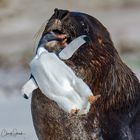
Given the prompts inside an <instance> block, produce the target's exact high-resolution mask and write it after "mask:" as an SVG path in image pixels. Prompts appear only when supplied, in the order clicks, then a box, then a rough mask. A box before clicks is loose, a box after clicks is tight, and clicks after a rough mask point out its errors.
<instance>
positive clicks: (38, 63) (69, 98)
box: [30, 50, 92, 113]
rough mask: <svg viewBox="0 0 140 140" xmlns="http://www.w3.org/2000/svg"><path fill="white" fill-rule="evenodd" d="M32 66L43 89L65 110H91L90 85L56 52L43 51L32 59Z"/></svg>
mask: <svg viewBox="0 0 140 140" xmlns="http://www.w3.org/2000/svg"><path fill="white" fill-rule="evenodd" d="M30 68H31V73H32V75H33V77H34V78H35V80H36V82H37V84H38V86H39V88H40V89H41V91H42V92H43V93H44V94H45V95H46V96H47V97H48V98H50V99H52V100H54V101H55V102H56V103H57V104H58V105H59V106H60V107H61V108H62V109H63V110H65V111H66V112H71V110H72V109H78V110H81V111H83V110H84V111H85V113H87V112H88V111H89V108H90V103H89V101H88V97H89V96H90V95H92V92H91V91H90V89H89V87H88V86H87V85H86V84H85V83H84V82H83V80H82V79H79V78H78V77H77V76H76V75H75V73H74V72H73V71H72V69H71V68H70V67H68V66H67V65H66V64H65V63H64V62H63V61H61V60H60V59H59V58H58V57H57V56H56V55H55V54H54V53H49V52H47V51H46V50H45V51H43V52H42V53H41V54H40V55H39V56H38V57H35V58H34V59H33V60H32V61H31V63H30Z"/></svg>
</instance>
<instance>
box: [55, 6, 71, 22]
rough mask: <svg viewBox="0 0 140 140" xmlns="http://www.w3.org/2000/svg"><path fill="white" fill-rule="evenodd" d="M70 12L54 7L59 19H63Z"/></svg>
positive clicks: (56, 16)
mask: <svg viewBox="0 0 140 140" xmlns="http://www.w3.org/2000/svg"><path fill="white" fill-rule="evenodd" d="M68 13H69V11H68V10H61V9H58V8H55V9H54V15H55V18H57V19H59V20H62V19H63V18H64V17H65V16H67V14H68Z"/></svg>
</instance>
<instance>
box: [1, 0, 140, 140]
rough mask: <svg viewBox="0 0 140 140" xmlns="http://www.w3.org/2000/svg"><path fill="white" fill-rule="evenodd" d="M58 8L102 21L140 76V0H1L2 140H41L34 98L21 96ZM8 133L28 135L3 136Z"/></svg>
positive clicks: (127, 61)
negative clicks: (41, 34)
mask: <svg viewBox="0 0 140 140" xmlns="http://www.w3.org/2000/svg"><path fill="white" fill-rule="evenodd" d="M54 8H62V9H68V10H73V11H81V12H85V13H88V14H90V15H92V16H94V17H96V18H97V19H98V20H99V21H100V22H101V23H103V24H104V25H105V26H106V27H107V29H108V30H109V32H110V34H111V36H112V40H113V42H114V44H115V47H116V48H117V50H118V51H119V54H120V56H121V57H122V59H123V61H124V62H125V63H126V64H127V65H129V67H131V68H132V70H133V71H134V72H135V73H136V75H137V76H138V77H139V78H140V0H104V1H101V0H79V1H76V0H67V1H66V0H0V112H1V114H0V140H1V139H3V140H15V139H18V140H37V137H36V134H35V131H34V128H33V123H32V117H31V109H30V103H31V100H30V99H29V100H25V99H24V98H23V97H22V96H21V91H20V90H21V87H22V86H23V84H24V83H25V82H26V81H27V80H28V78H29V76H30V72H29V67H28V63H29V62H30V60H31V58H32V56H33V54H34V48H35V45H36V44H37V41H38V39H39V36H37V35H36V34H37V32H38V31H39V29H40V28H41V26H42V25H43V23H46V22H47V20H48V19H49V17H50V16H51V15H52V14H53V10H54ZM3 129H6V130H7V131H8V132H11V131H13V129H17V131H18V132H21V131H22V132H23V133H24V135H22V136H19V135H17V136H15V137H14V136H5V137H2V133H3Z"/></svg>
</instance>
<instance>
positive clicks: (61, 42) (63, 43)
mask: <svg viewBox="0 0 140 140" xmlns="http://www.w3.org/2000/svg"><path fill="white" fill-rule="evenodd" d="M45 36H46V40H47V41H46V43H45V45H44V47H45V48H46V49H47V50H48V51H49V52H56V53H57V52H60V51H61V50H62V49H63V48H65V47H67V45H68V44H69V43H70V42H71V41H72V38H71V37H70V36H69V35H68V34H66V33H64V32H62V31H61V30H59V29H53V30H51V31H49V32H47V33H46V34H45Z"/></svg>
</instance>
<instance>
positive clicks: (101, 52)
mask: <svg viewBox="0 0 140 140" xmlns="http://www.w3.org/2000/svg"><path fill="white" fill-rule="evenodd" d="M54 29H59V30H61V31H62V32H63V33H66V34H67V35H69V36H70V37H71V39H73V38H75V37H78V36H79V35H83V34H84V35H87V36H88V37H89V38H88V43H86V44H85V45H83V46H82V47H80V49H78V51H77V52H76V53H75V54H74V55H73V56H72V58H70V59H69V60H67V61H65V62H66V63H67V64H68V65H69V66H71V68H72V69H73V70H74V71H75V72H76V74H77V76H80V77H81V78H82V79H83V80H84V81H85V82H86V83H87V84H88V85H89V87H90V88H91V89H92V91H93V93H94V94H95V95H98V94H100V95H101V97H100V98H99V99H98V101H97V102H96V104H94V105H93V106H92V108H91V111H90V114H92V113H93V114H95V113H97V114H98V120H99V124H100V127H101V130H102V134H103V138H104V139H105V140H112V139H113V140H115V139H116V140H129V139H136V137H137V134H136V132H137V131H138V129H140V125H138V123H140V121H138V119H137V116H138V115H139V110H140V107H139V106H140V105H139V104H140V101H139V100H140V84H139V81H138V79H137V77H136V76H135V74H134V73H133V72H132V71H131V69H130V68H128V67H127V66H126V65H125V64H124V63H123V62H122V60H121V58H120V57H119V55H118V52H117V51H116V49H115V48H114V45H113V42H112V41H111V38H110V35H109V32H108V31H107V29H106V28H105V27H104V26H103V25H102V24H101V23H100V22H99V21H98V20H97V19H95V18H94V17H91V16H89V15H87V14H84V13H77V12H69V11H67V10H66V11H65V10H57V9H56V10H55V13H54V15H53V16H52V17H51V18H50V20H49V21H48V23H47V26H46V28H45V30H44V32H43V34H42V36H43V35H44V34H45V33H46V32H48V31H50V30H54ZM90 118H91V116H90ZM136 121H137V128H136V126H135V123H136ZM134 130H135V131H134ZM133 137H134V138H133Z"/></svg>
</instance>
